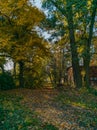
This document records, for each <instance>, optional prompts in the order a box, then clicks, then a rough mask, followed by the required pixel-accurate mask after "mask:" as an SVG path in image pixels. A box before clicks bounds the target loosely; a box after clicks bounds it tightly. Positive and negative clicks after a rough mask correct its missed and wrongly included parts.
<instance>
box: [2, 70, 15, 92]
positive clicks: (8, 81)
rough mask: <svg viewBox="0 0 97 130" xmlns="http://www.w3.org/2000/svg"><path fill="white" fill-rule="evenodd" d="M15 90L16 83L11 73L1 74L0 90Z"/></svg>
mask: <svg viewBox="0 0 97 130" xmlns="http://www.w3.org/2000/svg"><path fill="white" fill-rule="evenodd" d="M13 88H15V83H14V80H13V77H12V75H11V73H10V72H4V73H2V74H0V90H9V89H13Z"/></svg>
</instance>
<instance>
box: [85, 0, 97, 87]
mask: <svg viewBox="0 0 97 130" xmlns="http://www.w3.org/2000/svg"><path fill="white" fill-rule="evenodd" d="M92 5H93V10H92V14H91V22H90V27H89V37H88V40H87V45H86V51H85V56H84V70H85V73H86V74H85V86H86V87H87V88H89V86H90V79H89V65H90V59H91V56H90V47H91V41H92V36H93V27H94V23H95V16H96V10H97V0H93V3H92Z"/></svg>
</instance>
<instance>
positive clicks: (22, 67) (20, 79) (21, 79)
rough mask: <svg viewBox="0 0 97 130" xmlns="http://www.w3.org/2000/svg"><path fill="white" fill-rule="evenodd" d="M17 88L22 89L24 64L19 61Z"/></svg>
mask: <svg viewBox="0 0 97 130" xmlns="http://www.w3.org/2000/svg"><path fill="white" fill-rule="evenodd" d="M19 87H20V88H23V87H24V62H22V61H19Z"/></svg>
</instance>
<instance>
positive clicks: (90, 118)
mask: <svg viewBox="0 0 97 130" xmlns="http://www.w3.org/2000/svg"><path fill="white" fill-rule="evenodd" d="M55 100H56V102H59V103H60V104H61V106H62V107H63V108H64V107H66V106H68V109H69V108H71V109H72V110H74V113H73V114H74V118H76V119H75V120H76V123H77V124H79V126H81V127H84V128H87V129H89V130H91V129H95V130H96V129H97V92H96V90H93V89H90V90H87V89H81V90H73V89H71V90H65V91H63V92H61V93H60V94H59V95H58V96H57V97H56V99H55ZM71 116H72V115H71ZM71 120H72V118H71Z"/></svg>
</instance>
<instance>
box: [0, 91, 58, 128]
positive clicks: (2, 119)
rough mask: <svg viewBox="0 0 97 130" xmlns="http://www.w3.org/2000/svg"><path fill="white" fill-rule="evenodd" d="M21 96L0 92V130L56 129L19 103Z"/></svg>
mask: <svg viewBox="0 0 97 130" xmlns="http://www.w3.org/2000/svg"><path fill="white" fill-rule="evenodd" d="M21 100H22V97H21V96H16V95H13V94H9V92H0V130H57V128H56V127H55V126H53V125H52V124H48V123H43V122H42V121H41V120H40V119H39V118H38V117H37V114H35V113H34V112H31V110H29V108H27V107H24V106H22V105H21V104H20V101H21Z"/></svg>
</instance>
